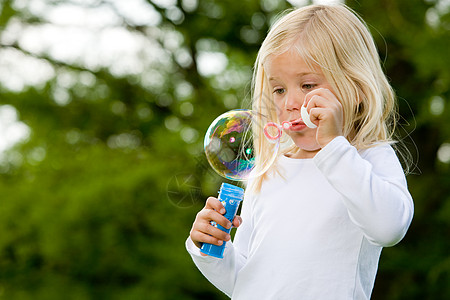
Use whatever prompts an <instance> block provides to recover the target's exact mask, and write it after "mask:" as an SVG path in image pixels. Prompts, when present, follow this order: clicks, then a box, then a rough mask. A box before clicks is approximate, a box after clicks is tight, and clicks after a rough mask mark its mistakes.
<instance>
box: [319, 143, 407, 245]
mask: <svg viewBox="0 0 450 300" xmlns="http://www.w3.org/2000/svg"><path fill="white" fill-rule="evenodd" d="M314 162H315V164H316V166H317V167H318V168H319V170H321V172H322V173H323V175H324V176H325V177H326V178H327V180H328V181H329V183H330V184H331V185H332V186H333V187H334V188H335V189H336V190H337V191H338V192H339V193H340V194H341V195H342V196H343V199H344V204H345V206H346V207H347V210H348V214H349V216H350V218H351V220H352V221H353V222H354V223H355V224H356V225H357V226H358V227H359V228H360V229H361V230H362V231H363V233H364V235H365V236H366V238H367V239H368V240H369V241H370V242H371V243H373V244H375V245H378V246H382V247H388V246H393V245H395V244H397V243H398V242H399V241H400V240H401V239H402V238H403V237H404V235H405V234H406V231H407V230H408V227H409V225H410V223H411V220H412V217H413V213H414V206H413V201H412V197H411V195H410V193H409V191H408V188H407V182H406V178H405V175H404V173H403V169H402V166H401V164H400V162H399V160H398V158H397V156H396V154H395V151H394V150H393V149H392V147H391V146H389V145H380V146H376V147H373V148H370V149H367V150H364V151H361V152H360V153H359V152H358V151H357V149H356V148H355V147H353V146H352V145H351V144H350V143H349V142H348V141H347V140H346V139H345V138H344V137H337V138H335V139H334V140H332V141H331V142H330V143H329V144H328V145H326V146H325V147H324V148H323V149H322V150H321V151H319V152H318V153H317V154H316V156H315V157H314Z"/></svg>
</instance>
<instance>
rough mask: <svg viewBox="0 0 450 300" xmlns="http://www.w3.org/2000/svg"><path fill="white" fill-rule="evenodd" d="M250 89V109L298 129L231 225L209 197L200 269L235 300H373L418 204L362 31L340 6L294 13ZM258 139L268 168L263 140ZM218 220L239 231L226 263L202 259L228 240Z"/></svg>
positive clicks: (200, 229)
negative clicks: (385, 263) (381, 267)
mask: <svg viewBox="0 0 450 300" xmlns="http://www.w3.org/2000/svg"><path fill="white" fill-rule="evenodd" d="M253 87H254V95H253V110H255V111H256V112H258V113H260V115H263V116H266V117H268V118H269V119H270V120H272V121H274V122H278V123H281V122H288V123H289V124H291V126H290V127H289V129H287V130H286V131H285V133H286V134H285V135H284V136H285V137H286V138H285V139H284V141H283V143H282V151H281V154H280V156H279V157H278V159H277V161H276V163H275V164H274V167H273V168H271V169H269V170H268V171H267V172H266V173H265V174H263V175H262V176H260V177H258V178H256V179H254V180H252V181H251V182H250V183H249V188H247V194H246V197H245V199H244V204H243V208H242V212H241V216H237V217H236V218H235V220H234V221H233V223H232V224H231V223H230V222H229V221H228V220H226V219H225V218H224V217H223V216H222V213H223V207H222V205H221V204H220V202H219V201H218V200H217V199H215V198H213V197H210V198H208V200H207V202H206V205H205V207H204V208H203V209H202V210H201V211H200V212H199V213H198V214H197V217H196V220H195V221H194V224H193V227H192V230H191V233H190V237H189V238H188V240H187V242H186V247H187V249H188V251H189V253H190V254H191V256H192V258H193V260H194V262H195V264H196V265H197V267H198V268H199V269H200V271H201V272H202V273H203V274H204V275H205V276H206V277H207V278H208V279H209V280H210V281H211V282H212V283H213V284H214V285H216V287H217V288H219V289H220V290H222V291H223V292H224V293H225V294H227V295H228V296H230V297H232V298H233V299H369V298H370V295H371V292H372V289H373V285H374V281H375V276H376V271H377V266H378V261H379V257H380V253H381V250H382V248H383V247H387V246H393V245H395V244H397V243H398V242H399V241H400V240H401V239H402V238H403V236H404V235H405V234H406V231H407V229H408V227H409V225H410V223H411V220H412V216H413V202H412V198H411V195H410V193H409V192H408V189H407V183H406V179H405V176H404V173H403V170H402V167H401V164H400V163H399V161H398V158H397V156H396V154H395V152H394V150H393V149H392V147H391V146H390V144H392V143H393V139H392V136H393V131H394V125H395V96H394V93H393V91H392V88H391V86H390V85H389V83H388V81H387V79H386V76H385V75H384V73H383V71H382V68H381V65H380V61H379V57H378V54H377V50H376V47H375V44H374V41H373V38H372V36H371V35H370V33H369V31H368V29H367V27H366V25H365V24H364V22H363V21H362V20H361V19H360V18H358V17H357V16H356V14H355V13H353V12H352V11H351V10H350V9H348V8H347V7H345V6H344V5H336V6H324V5H312V6H307V7H304V8H299V9H296V10H293V11H290V12H289V13H287V14H286V15H284V16H283V17H282V18H281V19H280V20H279V21H278V22H276V23H275V24H274V25H273V27H272V28H271V30H270V32H269V33H268V35H267V37H266V39H265V40H264V42H263V44H262V46H261V48H260V51H259V54H258V57H257V59H256V63H255V72H254V78H253ZM302 107H304V108H306V110H307V112H308V113H309V118H310V121H311V122H312V123H314V124H315V125H316V128H309V127H307V126H306V124H305V121H304V120H303V119H302V117H301V109H302ZM262 130H263V129H262V128H260V127H258V126H255V128H254V131H255V137H261V136H263V133H262ZM255 140H256V141H257V142H256V144H255V148H256V153H257V157H259V158H260V160H261V161H265V157H267V156H268V155H270V153H267V149H270V147H267V144H266V143H267V140H265V139H261V138H259V139H258V138H256V139H255ZM258 167H262V166H257V168H258ZM256 173H258V172H256ZM210 221H214V222H217V223H219V224H221V225H222V226H224V227H228V228H229V227H230V226H231V225H234V226H235V227H239V229H238V231H237V233H236V237H235V239H234V241H233V242H229V243H227V248H226V250H225V254H224V259H222V260H219V259H216V258H213V257H209V256H203V255H201V253H200V252H199V247H200V246H201V244H202V243H205V242H206V243H213V244H217V245H219V244H222V243H223V241H229V240H230V236H229V235H228V234H225V233H224V232H222V231H220V230H218V229H217V228H214V227H213V226H211V225H210ZM241 223H242V225H241Z"/></svg>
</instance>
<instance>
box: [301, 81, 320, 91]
mask: <svg viewBox="0 0 450 300" xmlns="http://www.w3.org/2000/svg"><path fill="white" fill-rule="evenodd" d="M316 86H317V85H316V84H313V83H305V84H303V85H302V90H305V91H310V90H312V89H314V88H315V87H316Z"/></svg>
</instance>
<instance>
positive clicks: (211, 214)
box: [190, 197, 242, 255]
mask: <svg viewBox="0 0 450 300" xmlns="http://www.w3.org/2000/svg"><path fill="white" fill-rule="evenodd" d="M223 214H225V208H224V207H223V205H222V203H220V201H219V200H218V199H217V198H214V197H209V198H208V200H206V204H205V207H203V209H202V210H201V211H200V212H199V213H198V214H197V216H196V218H195V221H194V224H193V225H192V229H191V232H190V237H191V240H192V241H193V242H194V244H195V246H197V247H198V248H201V247H202V244H203V243H208V244H213V245H218V246H221V245H222V244H223V241H229V240H230V239H231V236H230V235H229V234H228V233H226V232H224V231H222V230H220V229H219V228H216V227H214V226H212V225H211V223H210V222H211V221H213V222H216V223H217V224H219V225H221V226H222V227H224V228H227V229H229V228H231V225H233V226H234V227H239V225H241V223H242V219H241V217H240V216H235V217H234V219H233V223H231V222H230V221H228V220H227V218H225V217H224V216H223ZM204 255H206V254H204Z"/></svg>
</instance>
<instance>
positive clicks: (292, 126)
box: [281, 118, 306, 131]
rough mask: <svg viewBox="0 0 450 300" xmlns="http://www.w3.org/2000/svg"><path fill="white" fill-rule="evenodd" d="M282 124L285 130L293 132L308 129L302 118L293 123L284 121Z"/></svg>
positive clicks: (292, 121)
mask: <svg viewBox="0 0 450 300" xmlns="http://www.w3.org/2000/svg"><path fill="white" fill-rule="evenodd" d="M281 124H282V126H283V129H285V130H291V131H299V130H302V129H303V128H305V127H306V125H305V123H304V122H303V120H302V118H298V119H295V120H291V121H284V122H282V123H281Z"/></svg>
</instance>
